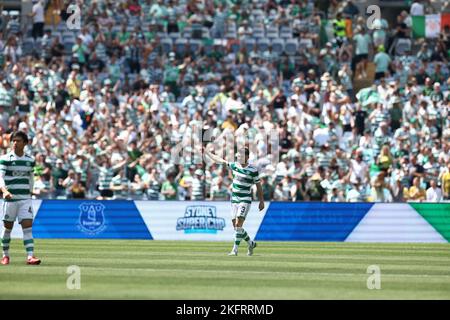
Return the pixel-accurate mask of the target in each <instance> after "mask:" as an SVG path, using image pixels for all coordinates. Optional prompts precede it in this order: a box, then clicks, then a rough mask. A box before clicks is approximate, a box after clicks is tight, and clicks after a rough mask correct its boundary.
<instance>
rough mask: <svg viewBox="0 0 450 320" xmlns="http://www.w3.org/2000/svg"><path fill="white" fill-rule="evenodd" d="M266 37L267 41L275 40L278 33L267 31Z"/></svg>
mask: <svg viewBox="0 0 450 320" xmlns="http://www.w3.org/2000/svg"><path fill="white" fill-rule="evenodd" d="M266 37H267V38H268V39H277V38H279V35H278V32H269V31H267V32H266Z"/></svg>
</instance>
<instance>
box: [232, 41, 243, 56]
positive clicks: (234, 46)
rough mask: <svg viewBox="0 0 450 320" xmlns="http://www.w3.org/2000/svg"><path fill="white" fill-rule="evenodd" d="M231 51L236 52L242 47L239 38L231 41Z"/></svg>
mask: <svg viewBox="0 0 450 320" xmlns="http://www.w3.org/2000/svg"><path fill="white" fill-rule="evenodd" d="M230 47H231V51H233V52H234V53H238V52H239V50H240V49H241V45H240V41H239V40H232V41H231V43H230Z"/></svg>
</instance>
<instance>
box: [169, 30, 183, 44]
mask: <svg viewBox="0 0 450 320" xmlns="http://www.w3.org/2000/svg"><path fill="white" fill-rule="evenodd" d="M169 37H170V39H172V42H175V41H176V40H177V39H178V38H181V34H180V33H179V32H171V33H169Z"/></svg>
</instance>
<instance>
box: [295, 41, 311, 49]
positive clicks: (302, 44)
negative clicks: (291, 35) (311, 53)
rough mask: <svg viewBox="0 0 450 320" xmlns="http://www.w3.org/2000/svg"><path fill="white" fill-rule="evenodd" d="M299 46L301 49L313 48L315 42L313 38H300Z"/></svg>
mask: <svg viewBox="0 0 450 320" xmlns="http://www.w3.org/2000/svg"><path fill="white" fill-rule="evenodd" d="M298 45H299V48H301V49H309V48H312V46H313V42H312V40H311V39H300V42H299V44H298Z"/></svg>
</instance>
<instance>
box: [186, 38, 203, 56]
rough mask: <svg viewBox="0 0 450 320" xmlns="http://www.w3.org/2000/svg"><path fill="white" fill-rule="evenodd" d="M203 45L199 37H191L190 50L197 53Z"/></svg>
mask: <svg viewBox="0 0 450 320" xmlns="http://www.w3.org/2000/svg"><path fill="white" fill-rule="evenodd" d="M201 46H202V42H201V40H198V39H190V40H189V52H190V53H192V54H195V53H197V52H199V51H200V48H201Z"/></svg>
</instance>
